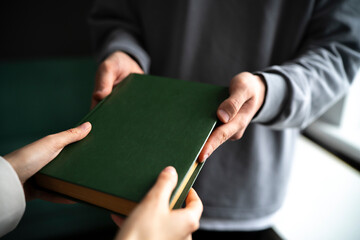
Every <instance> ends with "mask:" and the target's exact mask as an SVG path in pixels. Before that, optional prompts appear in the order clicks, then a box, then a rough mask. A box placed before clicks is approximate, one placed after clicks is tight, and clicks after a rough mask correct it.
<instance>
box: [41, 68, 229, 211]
mask: <svg viewBox="0 0 360 240" xmlns="http://www.w3.org/2000/svg"><path fill="white" fill-rule="evenodd" d="M227 95H228V89H227V88H225V87H221V86H215V85H209V84H203V83H198V82H189V81H183V80H176V79H169V78H164V77H157V76H151V75H139V74H131V75H129V76H128V77H127V78H125V79H124V80H123V81H122V82H121V83H120V84H119V85H118V86H117V87H115V88H114V90H113V92H112V93H111V94H110V95H109V96H108V97H106V98H105V99H104V100H103V101H102V102H100V103H99V104H98V105H97V106H96V107H95V108H94V109H93V110H92V111H90V112H89V113H88V114H87V115H86V116H85V117H84V118H83V120H82V121H81V122H80V123H83V122H86V121H89V122H90V123H91V124H92V130H91V132H90V133H89V135H88V136H86V137H85V138H84V139H83V140H81V141H79V142H76V143H73V144H71V145H69V146H67V147H65V148H64V150H63V151H62V152H61V153H60V154H59V156H58V157H57V158H56V159H54V160H53V161H52V162H50V163H49V164H48V165H47V166H45V167H44V168H43V169H42V170H41V171H40V172H39V173H38V174H37V175H36V177H35V179H36V182H37V184H38V185H39V186H40V187H43V188H45V189H48V190H52V191H55V192H58V193H61V194H63V195H66V196H69V197H71V198H75V199H78V200H80V201H83V202H87V203H90V204H93V205H96V206H99V207H102V208H105V209H108V210H110V211H112V212H116V213H119V214H122V215H128V214H129V213H130V212H131V210H132V209H133V208H134V207H135V206H136V204H137V203H138V202H139V201H140V200H141V199H142V198H143V197H144V196H145V194H146V193H147V192H148V190H149V189H150V188H151V187H152V186H153V184H154V183H155V181H156V179H157V176H158V174H159V173H160V172H161V170H163V169H164V168H165V167H166V166H174V167H175V169H176V171H177V173H178V176H179V177H178V184H177V186H176V188H175V190H174V192H173V194H172V197H171V200H170V207H171V208H179V207H181V205H182V203H183V201H184V199H185V197H186V195H187V193H188V191H189V190H190V188H191V186H192V185H193V183H194V181H195V179H196V177H197V175H198V173H199V171H200V170H201V168H202V165H203V164H200V163H198V161H197V157H198V155H199V153H200V151H201V149H202V147H203V146H204V144H205V142H206V140H207V138H208V137H209V135H210V133H211V132H212V130H213V128H214V126H215V124H216V122H217V117H216V110H217V108H218V106H219V104H220V103H221V102H222V101H223V100H224V99H225V98H226V97H227Z"/></svg>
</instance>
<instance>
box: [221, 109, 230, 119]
mask: <svg viewBox="0 0 360 240" xmlns="http://www.w3.org/2000/svg"><path fill="white" fill-rule="evenodd" d="M219 115H220V117H221V118H222V119H223V121H224V122H228V121H229V118H230V117H229V114H227V112H225V111H224V110H222V109H220V110H219Z"/></svg>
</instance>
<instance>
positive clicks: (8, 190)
mask: <svg viewBox="0 0 360 240" xmlns="http://www.w3.org/2000/svg"><path fill="white" fill-rule="evenodd" d="M25 205H26V203H25V195H24V190H23V187H22V184H21V182H20V179H19V177H18V175H17V174H16V172H15V170H14V169H13V168H12V166H11V165H10V163H9V162H8V161H6V160H5V159H4V158H2V157H1V156H0V237H2V236H4V235H5V234H7V233H8V232H10V231H12V230H14V229H15V227H16V226H17V225H18V223H19V222H20V219H21V217H22V216H23V214H24V211H25Z"/></svg>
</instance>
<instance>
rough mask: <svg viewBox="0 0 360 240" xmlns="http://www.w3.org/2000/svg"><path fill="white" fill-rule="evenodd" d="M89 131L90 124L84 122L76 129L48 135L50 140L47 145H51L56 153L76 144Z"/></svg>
mask: <svg viewBox="0 0 360 240" xmlns="http://www.w3.org/2000/svg"><path fill="white" fill-rule="evenodd" d="M90 130H91V124H90V123H89V122H85V123H83V124H81V125H79V126H77V127H76V128H71V129H68V130H66V131H63V132H60V133H56V134H53V135H50V137H51V138H52V139H51V141H49V144H52V145H53V146H52V148H53V149H54V150H55V152H56V151H61V150H62V149H63V148H64V147H65V146H66V145H68V144H70V143H73V142H77V141H79V140H81V139H83V138H84V137H85V136H86V135H88V133H89V132H90Z"/></svg>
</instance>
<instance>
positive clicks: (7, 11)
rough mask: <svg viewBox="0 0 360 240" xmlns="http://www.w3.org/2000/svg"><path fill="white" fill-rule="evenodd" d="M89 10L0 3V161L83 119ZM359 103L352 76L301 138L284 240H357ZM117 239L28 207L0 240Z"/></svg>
mask: <svg viewBox="0 0 360 240" xmlns="http://www.w3.org/2000/svg"><path fill="white" fill-rule="evenodd" d="M92 2H93V1H92V0H77V1H70V0H63V1H45V0H34V1H19V0H12V1H0V31H1V35H0V155H5V154H7V153H9V152H11V151H13V150H15V149H17V148H20V147H22V146H24V145H25V144H28V143H30V142H32V141H35V140H37V139H39V138H41V137H43V136H45V135H47V134H50V133H54V132H58V131H62V130H65V129H67V128H70V127H72V126H74V125H75V124H76V123H77V122H78V121H80V120H81V118H82V117H83V116H84V115H85V114H86V113H87V112H88V111H89V107H90V98H91V92H92V88H93V83H94V75H95V71H96V63H95V61H94V58H93V56H92V48H91V39H90V33H89V27H88V23H87V18H88V14H89V11H90V9H91V5H92ZM359 34H360V33H359ZM359 102H360V79H359V75H358V77H357V79H356V81H355V82H354V85H353V86H352V88H351V91H350V92H349V94H347V96H345V97H344V98H343V99H341V100H340V101H339V102H338V104H336V105H335V106H334V107H333V108H332V109H330V110H329V111H328V112H327V113H325V114H324V115H323V116H322V117H321V118H320V119H319V120H318V121H316V122H315V123H314V124H312V125H311V126H310V127H309V128H307V129H306V130H305V131H304V132H303V136H302V137H301V139H300V144H299V147H298V150H297V154H296V159H295V164H294V169H293V177H292V179H291V182H290V184H289V189H290V191H289V197H288V198H287V199H288V200H287V201H286V203H285V206H284V208H283V210H282V212H281V214H280V218H279V220H278V221H277V223H276V226H274V228H275V230H276V231H277V232H278V233H279V234H280V235H281V236H284V238H287V239H289V238H290V239H359V238H360V232H359V230H358V227H357V225H358V223H359V222H360V207H359V204H358V202H359V201H360V175H359V171H360V108H359V107H358V103H359ZM304 210H308V212H307V211H304ZM321 213H323V214H321ZM344 219H345V221H344ZM116 229H117V228H116V226H115V224H114V223H113V222H112V221H111V219H110V215H109V213H108V212H106V211H104V210H102V209H97V208H95V207H91V206H87V205H85V204H73V205H63V204H55V203H48V202H44V201H41V200H34V201H31V202H28V203H27V208H26V212H25V215H24V217H23V219H22V220H21V222H20V224H19V226H18V228H17V229H16V230H14V231H13V232H11V233H9V234H8V235H6V236H5V237H4V238H3V239H4V240H8V239H79V238H80V239H81V238H85V237H87V238H100V239H112V238H113V236H114V234H115V232H116ZM356 229H357V230H356ZM339 237H340V238H339ZM357 237H359V238H357Z"/></svg>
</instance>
